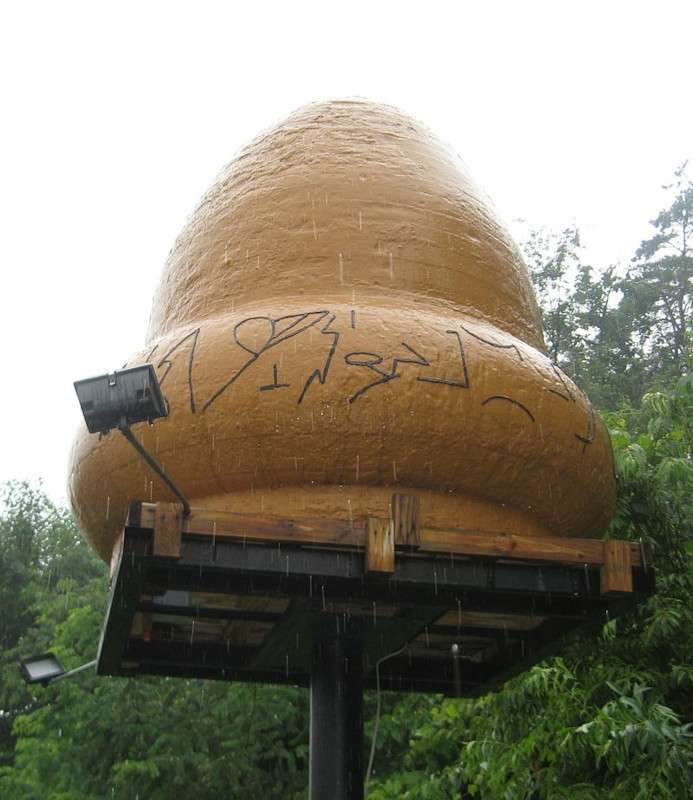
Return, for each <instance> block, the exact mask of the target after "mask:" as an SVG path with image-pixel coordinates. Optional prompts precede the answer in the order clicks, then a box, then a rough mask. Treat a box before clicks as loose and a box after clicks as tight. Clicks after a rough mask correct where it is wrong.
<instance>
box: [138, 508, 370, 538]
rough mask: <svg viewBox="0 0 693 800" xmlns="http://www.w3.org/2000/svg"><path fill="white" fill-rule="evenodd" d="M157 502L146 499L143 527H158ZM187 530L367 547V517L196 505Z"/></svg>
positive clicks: (186, 522)
mask: <svg viewBox="0 0 693 800" xmlns="http://www.w3.org/2000/svg"><path fill="white" fill-rule="evenodd" d="M154 506H155V504H154V503H142V511H141V521H140V527H141V528H153V527H154ZM183 533H185V534H199V535H201V536H219V537H229V538H232V539H252V540H260V541H270V542H287V543H292V542H293V543H296V544H322V545H325V546H327V547H330V546H333V547H334V546H338V547H343V546H348V547H363V546H364V545H365V541H366V520H365V519H355V520H353V521H352V520H340V519H326V518H319V517H315V518H313V517H306V518H301V519H286V518H282V517H273V516H270V515H268V514H242V513H238V512H227V511H208V510H206V509H193V510H192V512H191V513H190V514H189V515H188V516H187V517H186V518H185V519H184V520H183Z"/></svg>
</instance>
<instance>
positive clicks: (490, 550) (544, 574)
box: [98, 495, 654, 695]
mask: <svg viewBox="0 0 693 800" xmlns="http://www.w3.org/2000/svg"><path fill="white" fill-rule="evenodd" d="M391 509H392V512H391V516H390V518H389V519H374V518H370V519H361V520H325V519H279V518H276V517H269V516H257V515H245V514H229V513H213V512H209V511H196V510H195V509H193V511H192V513H191V514H190V515H189V516H188V517H185V518H184V517H183V514H182V510H181V508H180V506H177V505H176V504H169V503H158V504H152V503H140V502H134V503H132V504H131V508H130V514H129V518H128V521H127V524H126V527H125V530H124V531H123V535H122V537H121V539H120V542H119V547H118V548H117V550H116V553H115V554H114V560H113V563H112V587H111V598H110V604H109V610H108V614H107V618H106V621H105V624H104V629H103V633H102V640H101V644H100V648H99V658H98V671H99V673H100V674H107V675H138V674H139V675H141V674H149V675H152V674H153V675H176V676H182V677H202V678H215V679H222V680H239V681H262V682H272V683H290V684H296V685H307V682H308V677H309V672H310V659H311V653H312V650H313V645H314V642H315V641H316V638H317V637H320V636H322V635H323V634H324V633H325V632H329V631H334V630H347V629H348V630H350V631H352V632H353V633H354V635H356V636H359V637H360V638H361V640H362V642H363V649H364V668H365V683H366V686H373V685H374V684H375V670H374V667H375V663H376V662H377V661H378V660H379V659H381V658H382V657H383V656H385V655H388V654H390V653H392V652H394V651H396V650H398V649H400V648H403V650H402V653H401V654H399V655H398V656H396V657H394V658H391V659H388V660H387V661H386V662H384V663H383V664H382V666H381V668H380V674H381V685H382V686H383V688H385V689H395V690H403V691H434V692H442V693H445V694H461V695H471V694H476V693H479V692H483V691H488V690H491V689H494V688H497V687H498V686H499V685H500V684H502V682H503V681H504V680H506V679H507V678H508V677H510V676H511V675H513V674H515V673H517V672H519V671H521V670H523V669H525V668H527V667H528V666H529V665H530V664H532V663H533V662H535V661H537V660H539V659H541V658H542V657H544V656H545V655H547V654H549V653H550V652H552V651H553V650H555V649H556V648H557V647H559V646H560V642H561V641H562V637H563V636H564V635H565V634H567V633H569V632H571V631H574V630H577V629H578V628H581V627H584V626H588V625H597V626H598V625H602V624H604V622H606V621H607V619H609V618H613V617H615V616H616V615H618V614H621V613H623V612H624V611H626V610H627V609H629V608H631V607H632V606H633V605H635V604H636V603H638V602H640V601H641V600H642V599H644V598H645V597H646V596H647V595H649V594H651V593H652V592H653V591H654V570H653V569H652V561H651V558H650V556H649V553H648V552H647V550H646V549H645V548H644V547H642V546H641V545H640V544H639V543H632V542H621V541H613V540H611V541H601V540H595V539H559V538H550V539H548V538H532V537H522V536H512V535H508V534H499V533H494V532H479V531H474V532H468V531H463V530H439V529H434V528H426V527H419V525H418V515H417V508H416V498H415V497H413V496H409V495H395V496H394V497H393V499H392V504H391ZM453 645H455V646H456V647H454V648H453Z"/></svg>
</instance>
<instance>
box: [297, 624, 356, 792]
mask: <svg viewBox="0 0 693 800" xmlns="http://www.w3.org/2000/svg"><path fill="white" fill-rule="evenodd" d="M361 658H362V654H361V643H360V641H359V640H358V638H356V637H353V636H349V635H348V634H346V633H342V634H340V635H335V636H334V637H332V638H330V639H323V640H321V641H319V642H318V643H317V644H316V645H315V649H314V652H313V663H312V669H311V676H310V800H363V674H362V664H361Z"/></svg>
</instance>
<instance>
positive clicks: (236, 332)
mask: <svg viewBox="0 0 693 800" xmlns="http://www.w3.org/2000/svg"><path fill="white" fill-rule="evenodd" d="M329 313H330V312H329V311H307V312H305V313H303V314H287V315H286V316H283V317H277V318H276V319H272V317H265V316H257V317H247V318H246V319H243V320H241V321H240V322H239V323H237V325H236V326H235V327H234V329H233V338H234V341H235V342H236V344H237V345H238V346H239V347H240V348H242V349H243V350H245V351H246V353H250V358H249V359H248V360H247V361H246V362H245V364H242V365H241V367H240V368H239V369H238V370H237V371H236V372H235V373H234V374H233V375H232V376H231V378H229V380H228V381H226V383H225V384H224V385H223V386H222V387H221V388H220V389H217V391H216V392H215V393H214V394H213V395H212V396H211V397H210V398H209V400H208V401H207V402H206V403H205V404H204V406H203V407H202V410H203V411H206V410H207V409H208V408H209V407H210V406H211V405H212V403H213V402H214V401H215V400H217V399H218V398H219V397H221V395H222V394H224V392H225V391H226V390H227V389H228V388H229V387H230V386H233V384H234V383H235V382H236V381H237V380H238V379H239V378H240V377H241V375H242V374H243V373H244V372H245V371H246V370H247V369H248V367H250V366H252V365H253V364H254V363H255V362H256V361H257V360H258V358H260V356H261V355H262V354H263V353H265V352H267V350H269V349H270V348H272V347H275V346H276V345H278V344H281V343H282V342H285V341H287V339H291V338H292V337H294V336H298V335H299V334H300V333H303V332H304V331H307V330H308V329H309V328H312V327H313V326H314V325H317V324H318V323H319V322H321V321H322V320H323V319H325V317H326V316H327V315H328V314H329ZM257 320H261V321H263V322H266V323H267V324H268V325H269V330H268V335H267V338H266V340H265V343H264V344H263V345H262V347H260V348H259V349H258V350H255V349H254V348H253V347H248V345H247V344H244V343H243V341H242V340H241V337H242V331H243V327H244V326H246V325H248V323H251V322H256V321H257ZM286 322H288V324H286V325H283V326H282V325H281V323H286ZM278 326H279V329H278Z"/></svg>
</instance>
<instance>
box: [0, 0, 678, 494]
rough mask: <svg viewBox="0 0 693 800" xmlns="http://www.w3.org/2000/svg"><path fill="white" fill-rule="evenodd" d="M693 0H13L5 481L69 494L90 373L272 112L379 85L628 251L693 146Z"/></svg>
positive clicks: (4, 246) (0, 142) (540, 202)
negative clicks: (202, 201)
mask: <svg viewBox="0 0 693 800" xmlns="http://www.w3.org/2000/svg"><path fill="white" fill-rule="evenodd" d="M692 23H693V3H691V2H665V1H664V0H658V2H649V3H638V2H623V3H621V2H609V1H608V0H601V2H595V3H592V2H584V0H583V2H567V0H566V1H564V2H559V1H557V0H554V2H550V3H543V2H531V0H527V1H526V2H508V3H502V2H492V1H490V0H486V1H483V0H477V2H473V3H472V2H436V1H435V0H427V2H421V1H420V0H419V2H412V3H409V2H403V0H399V2H376V0H370V1H369V2H360V1H359V0H345V1H344V2H341V3H330V2H327V0H322V2H315V3H313V2H302V1H301V0H294V2H277V3H272V2H261V1H260V0H255V1H254V2H250V1H247V2H230V0H229V1H228V2H223V3H222V2H220V3H211V2H202V1H201V0H195V2H188V3H176V2H170V1H169V2H143V0H139V2H123V0H120V1H119V2H117V3H115V2H112V3H107V2H94V0H91V2H84V3H77V2H69V0H62V2H44V3H38V2H30V1H27V0H14V2H12V0H9V1H8V2H5V3H3V4H2V6H1V10H0V76H1V77H0V81H1V95H0V102H1V110H2V121H1V122H0V258H1V259H2V261H1V262H0V263H1V265H2V267H1V269H2V281H1V283H0V293H1V294H0V297H1V298H2V307H1V313H0V326H1V330H0V334H1V338H0V341H1V344H0V347H1V348H2V365H3V375H2V378H1V380H2V391H1V392H0V420H1V422H0V424H1V425H2V440H1V442H0V481H3V480H6V479H9V478H29V479H34V478H38V477H42V478H43V479H44V481H45V485H46V488H47V489H48V491H49V493H50V494H51V496H52V497H53V498H54V499H56V500H62V499H64V496H65V488H64V484H65V472H66V458H67V454H68V450H69V444H70V441H71V439H72V434H73V431H74V430H75V428H76V425H77V422H78V418H79V411H78V406H77V402H76V398H75V396H74V393H73V389H72V381H73V380H75V379H78V378H82V377H88V376H90V375H92V374H98V373H101V372H105V371H107V370H110V369H113V368H115V367H118V366H119V365H120V364H122V362H123V361H124V360H125V359H126V358H127V357H128V356H129V355H131V354H132V353H133V352H134V351H136V350H138V349H139V348H140V347H141V346H142V344H143V339H144V334H145V328H146V324H147V319H148V314H149V304H150V299H151V296H152V292H153V289H154V286H155V283H156V281H157V279H158V275H159V272H160V269H161V267H162V265H163V263H164V260H165V258H166V255H167V252H168V250H169V248H170V246H171V244H172V243H173V239H174V237H175V236H176V234H177V232H178V231H179V230H180V228H181V226H182V224H183V222H184V220H185V218H186V217H187V215H188V214H189V213H190V212H191V211H192V209H193V207H194V205H195V203H196V201H197V199H198V198H199V196H200V195H201V193H202V192H203V191H204V190H205V189H206V188H207V186H208V185H209V184H210V182H211V181H212V179H213V178H214V176H215V175H216V173H217V172H218V171H219V169H220V168H221V167H222V165H223V164H224V163H225V162H227V161H228V160H229V159H230V158H231V157H232V156H233V155H234V154H235V152H236V151H237V150H238V149H239V148H240V147H241V146H242V145H243V144H245V143H246V142H247V141H248V140H249V139H250V138H252V137H253V136H254V135H255V134H256V133H257V132H258V131H259V130H261V129H263V128H265V127H267V126H270V125H272V124H273V123H274V122H276V121H278V120H279V119H281V118H282V117H283V116H285V115H286V114H287V113H289V112H290V111H291V110H293V109H294V108H295V107H297V106H299V105H301V104H303V103H306V102H309V101H312V100H315V99H324V98H331V97H351V96H361V97H367V98H370V99H373V100H378V101H383V102H387V103H391V104H394V105H397V106H400V107H401V108H402V109H403V110H405V111H407V112H409V113H410V114H412V115H414V116H416V117H418V118H420V119H421V120H423V121H424V122H425V123H427V124H428V125H429V127H431V128H432V129H433V130H434V131H435V132H437V133H438V134H439V135H440V136H441V137H442V138H443V139H445V140H447V141H448V142H450V143H451V144H452V146H453V147H454V149H455V150H456V151H457V152H458V153H459V154H460V155H461V156H462V157H463V158H464V160H465V161H466V162H467V164H468V165H469V167H470V168H471V170H472V172H473V174H474V175H475V176H476V178H477V180H478V181H479V182H480V183H481V184H482V185H483V186H484V187H485V188H486V190H487V191H488V193H489V194H490V195H491V197H492V198H493V199H494V200H495V202H496V205H497V207H498V208H499V210H500V212H501V214H502V215H503V216H504V217H505V218H506V219H507V220H513V219H515V218H524V219H526V220H527V221H528V222H529V223H530V224H532V225H547V226H556V227H558V226H563V225H566V224H568V223H570V222H571V221H573V220H574V221H576V222H577V223H578V225H580V227H581V228H582V230H583V233H584V237H585V239H586V241H587V244H588V246H589V250H590V254H591V255H592V256H593V258H594V260H595V261H597V262H601V263H607V262H609V261H616V260H621V261H622V262H624V263H625V262H626V261H627V260H628V259H629V258H630V256H631V255H632V253H633V250H634V248H635V247H636V246H637V244H638V243H639V241H640V240H641V239H642V238H643V237H644V236H646V235H648V232H649V228H648V225H647V222H648V220H650V219H652V218H653V216H654V215H655V214H656V212H657V211H658V210H659V209H660V207H661V206H662V205H663V203H664V202H665V198H664V194H663V192H662V191H661V185H662V184H663V183H664V182H666V181H667V180H668V179H669V178H670V177H671V175H672V172H673V169H674V167H675V166H677V165H678V164H679V163H680V162H681V161H683V160H684V159H686V158H688V157H690V156H693V135H692V134H693V112H692V107H693V102H692V100H693V95H692V84H691V70H690V64H691V56H690V53H691V47H692V46H693V25H692Z"/></svg>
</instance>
